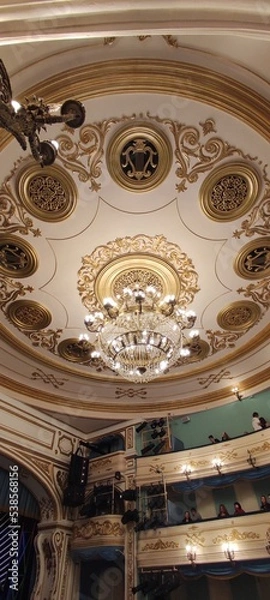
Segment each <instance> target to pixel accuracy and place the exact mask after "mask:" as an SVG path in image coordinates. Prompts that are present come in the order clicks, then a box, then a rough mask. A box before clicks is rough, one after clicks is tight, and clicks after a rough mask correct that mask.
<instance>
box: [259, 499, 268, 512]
mask: <svg viewBox="0 0 270 600" xmlns="http://www.w3.org/2000/svg"><path fill="white" fill-rule="evenodd" d="M260 509H261V510H265V511H269V510H270V503H269V502H268V501H267V498H266V496H265V495H263V496H261V506H260Z"/></svg>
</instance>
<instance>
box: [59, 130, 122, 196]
mask: <svg viewBox="0 0 270 600" xmlns="http://www.w3.org/2000/svg"><path fill="white" fill-rule="evenodd" d="M118 121H119V119H108V120H104V121H101V122H99V123H94V124H91V125H84V126H83V127H81V129H80V132H79V141H78V142H76V141H74V140H73V139H72V137H71V135H68V134H62V135H59V136H58V137H57V142H58V144H59V148H58V160H60V161H61V162H62V164H63V166H64V167H65V168H66V169H68V170H70V171H72V173H76V174H77V175H78V179H79V181H82V182H84V183H86V182H89V183H90V190H91V192H97V191H98V190H99V189H100V187H101V184H100V183H99V182H98V179H99V178H100V177H101V175H102V168H101V166H102V159H103V156H104V143H105V137H106V135H107V133H108V132H109V130H110V128H111V127H112V125H114V124H115V123H117V122H118Z"/></svg>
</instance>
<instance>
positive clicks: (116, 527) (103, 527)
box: [73, 519, 125, 540]
mask: <svg viewBox="0 0 270 600" xmlns="http://www.w3.org/2000/svg"><path fill="white" fill-rule="evenodd" d="M124 533H125V529H124V527H123V525H122V524H121V522H118V523H116V522H113V521H110V520H109V519H106V520H104V521H93V520H88V521H87V523H83V524H81V525H77V524H76V525H74V530H73V540H78V539H79V538H81V539H83V540H88V539H91V538H92V537H99V536H100V537H103V536H113V537H114V536H123V535H124Z"/></svg>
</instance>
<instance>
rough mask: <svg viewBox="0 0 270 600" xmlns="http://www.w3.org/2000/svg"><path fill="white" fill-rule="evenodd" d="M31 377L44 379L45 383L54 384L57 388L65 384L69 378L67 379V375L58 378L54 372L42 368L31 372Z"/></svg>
mask: <svg viewBox="0 0 270 600" xmlns="http://www.w3.org/2000/svg"><path fill="white" fill-rule="evenodd" d="M31 379H33V381H36V380H38V379H40V380H41V381H43V383H47V384H49V385H52V386H53V387H54V388H55V389H58V388H59V387H61V386H62V385H64V384H65V382H66V381H68V380H67V379H65V377H61V378H60V377H57V378H56V377H55V375H54V374H53V373H45V372H44V371H42V369H37V370H36V371H33V373H32V374H31Z"/></svg>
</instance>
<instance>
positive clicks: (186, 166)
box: [147, 113, 256, 193]
mask: <svg viewBox="0 0 270 600" xmlns="http://www.w3.org/2000/svg"><path fill="white" fill-rule="evenodd" d="M147 116H148V117H149V118H151V119H153V120H155V121H156V122H157V123H161V124H162V125H163V126H164V127H168V129H169V131H170V132H171V133H172V135H173V137H174V142H175V150H174V154H175V158H176V164H177V165H178V166H177V169H176V177H177V179H179V180H180V181H179V183H177V184H176V190H177V192H179V193H181V192H184V191H186V190H187V186H188V184H191V183H195V182H196V181H198V178H199V176H200V175H201V174H202V173H207V172H208V171H210V170H212V169H213V167H214V166H215V165H217V164H218V163H219V162H220V161H222V160H224V159H228V158H231V157H232V156H237V158H239V156H240V157H241V158H243V159H244V160H248V161H255V159H256V157H251V156H250V155H248V154H244V153H243V152H242V150H240V149H239V148H237V147H236V146H231V145H230V144H229V143H228V142H226V141H224V140H222V139H221V138H219V137H217V136H212V137H208V136H209V135H210V134H211V133H213V132H215V131H216V128H215V121H214V119H206V121H205V122H204V123H202V122H200V123H199V126H200V128H201V130H202V134H201V131H200V129H199V128H197V127H194V126H193V125H187V124H184V123H179V121H173V120H172V119H166V118H165V119H163V118H160V117H158V116H154V115H150V114H149V113H148V114H147ZM204 137H207V139H206V140H205V139H204ZM237 164H238V163H237ZM243 168H244V166H243ZM250 169H251V172H252V173H253V169H252V167H250ZM254 186H255V171H254Z"/></svg>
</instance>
